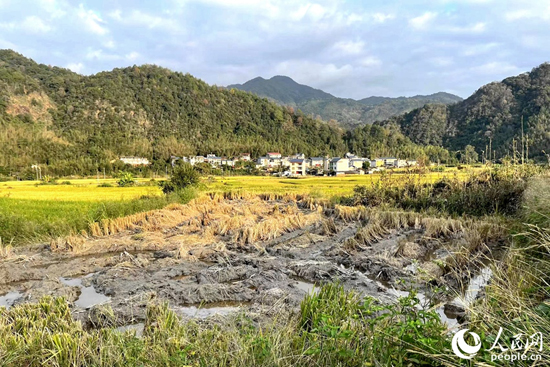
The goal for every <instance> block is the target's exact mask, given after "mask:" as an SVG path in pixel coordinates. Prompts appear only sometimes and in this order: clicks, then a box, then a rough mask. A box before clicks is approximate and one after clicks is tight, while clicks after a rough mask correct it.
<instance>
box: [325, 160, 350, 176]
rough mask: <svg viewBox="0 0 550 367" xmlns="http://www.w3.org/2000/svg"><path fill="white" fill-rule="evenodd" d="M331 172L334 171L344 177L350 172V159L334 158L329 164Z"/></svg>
mask: <svg viewBox="0 0 550 367" xmlns="http://www.w3.org/2000/svg"><path fill="white" fill-rule="evenodd" d="M329 170H331V171H333V172H334V173H335V174H336V175H343V174H345V173H346V172H348V171H349V159H348V158H340V157H336V158H332V159H331V160H330V163H329Z"/></svg>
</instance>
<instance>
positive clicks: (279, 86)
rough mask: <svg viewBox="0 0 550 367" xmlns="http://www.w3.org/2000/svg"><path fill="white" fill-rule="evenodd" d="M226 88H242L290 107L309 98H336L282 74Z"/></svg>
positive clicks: (309, 99)
mask: <svg viewBox="0 0 550 367" xmlns="http://www.w3.org/2000/svg"><path fill="white" fill-rule="evenodd" d="M227 88H228V89H232V88H235V89H240V90H244V91H245V92H250V93H254V94H256V95H257V96H260V97H266V98H267V99H269V100H272V101H273V102H277V103H279V104H282V105H285V106H292V107H296V106H298V105H299V104H301V103H303V102H307V101H311V100H328V99H333V98H336V97H334V96H333V95H332V94H328V93H325V92H323V91H322V90H319V89H314V88H311V87H308V86H307V85H303V84H298V83H296V82H295V81H294V80H292V79H291V78H289V77H288V76H282V75H276V76H274V77H273V78H271V79H269V80H266V79H264V78H262V77H257V78H254V79H251V80H249V81H247V82H246V83H244V84H233V85H229V86H228V87H227Z"/></svg>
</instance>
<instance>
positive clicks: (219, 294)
mask: <svg viewBox="0 0 550 367" xmlns="http://www.w3.org/2000/svg"><path fill="white" fill-rule="evenodd" d="M201 205H202V206H201ZM304 207H307V209H304ZM201 208H202V209H201ZM346 210H347V209H346ZM364 213H366V212H364ZM345 214H346V212H344V209H341V210H340V212H339V211H338V209H336V210H335V209H326V208H321V207H314V206H311V205H309V206H307V205H302V206H301V207H298V206H296V204H295V203H292V202H288V201H281V200H276V201H263V200H233V201H231V200H224V201H219V202H217V203H214V204H210V203H201V204H200V205H199V204H196V205H192V204H190V205H188V206H180V207H178V208H170V209H164V210H161V211H157V212H155V213H154V214H153V215H149V216H148V218H147V220H142V221H141V222H138V223H134V224H132V225H126V226H125V228H123V229H120V230H118V231H112V232H117V233H113V234H110V235H107V236H100V237H96V238H89V239H79V240H74V239H73V240H72V241H73V242H76V243H77V245H75V244H74V243H73V244H72V245H71V244H68V245H66V246H63V244H61V245H60V243H59V242H55V243H53V244H52V245H44V246H42V247H41V248H37V247H34V248H32V249H31V248H27V249H22V250H20V251H19V252H18V253H17V254H15V256H14V257H12V258H11V259H7V260H4V261H2V262H0V295H4V296H3V297H0V305H7V306H10V305H12V304H17V303H21V302H33V301H37V300H39V299H40V298H41V297H42V296H44V295H54V296H64V297H66V298H67V300H68V301H70V302H73V307H74V314H75V316H76V317H78V318H79V319H81V320H83V321H84V322H85V323H87V324H88V326H90V327H93V326H97V325H100V324H101V320H98V319H97V317H98V316H97V315H98V314H99V313H98V312H96V310H97V307H98V304H108V305H110V307H111V308H112V309H113V311H114V316H115V321H114V322H115V325H117V326H120V325H128V324H133V323H136V322H140V321H141V320H143V319H144V317H145V310H146V305H147V303H148V302H149V301H150V300H151V299H156V300H162V301H167V302H169V303H170V305H171V307H172V308H173V309H174V310H175V311H176V312H177V313H178V314H179V315H181V316H182V317H207V316H209V315H211V314H224V313H229V312H233V311H246V312H248V313H249V314H250V315H252V316H253V318H254V317H255V318H257V319H259V318H262V317H269V316H270V315H272V314H275V313H278V312H280V311H281V310H282V309H288V310H295V309H297V308H298V306H299V303H300V301H301V300H302V299H303V297H304V296H305V294H306V293H307V292H310V291H312V288H313V286H314V285H320V284H322V283H325V282H331V281H333V280H336V279H338V280H339V281H341V282H342V284H344V286H345V287H346V288H348V289H354V290H356V291H358V292H361V293H362V294H365V295H369V296H372V297H375V298H377V299H379V300H380V301H381V302H394V301H395V299H396V298H397V297H398V296H401V295H404V294H406V292H405V291H406V290H408V289H410V288H411V287H412V288H417V289H419V291H420V292H421V294H422V296H421V298H422V300H424V299H425V298H430V297H431V296H432V293H431V289H432V287H434V286H438V287H442V288H443V289H446V291H445V292H443V293H442V294H439V295H438V297H437V298H438V300H437V302H441V305H443V304H444V303H446V302H448V301H449V300H451V299H452V298H454V297H455V295H456V292H460V289H461V285H462V284H461V283H463V284H467V283H468V280H469V278H470V277H471V276H473V275H474V273H475V271H474V270H472V272H471V273H468V271H467V270H468V269H479V265H480V264H481V263H482V262H481V260H480V259H481V258H482V257H484V256H485V255H487V254H490V253H491V251H492V250H493V249H495V248H498V247H499V246H500V245H502V239H501V238H493V239H491V241H487V240H486V241H485V243H483V246H480V247H479V248H476V249H474V250H472V251H471V252H470V253H468V254H467V255H468V263H466V264H462V263H460V261H459V260H460V259H462V258H463V257H464V256H463V255H462V257H459V256H458V255H457V254H463V252H464V251H465V250H464V248H465V247H468V243H469V242H468V241H472V239H471V238H470V237H471V233H470V232H471V231H472V230H471V229H470V228H469V227H468V228H467V226H466V225H462V224H460V223H459V224H457V223H456V221H454V222H449V221H450V220H449V221H448V222H443V221H441V220H439V221H438V220H432V219H429V220H426V219H423V218H421V217H419V216H418V215H416V217H414V218H412V217H411V216H410V215H409V216H407V218H408V219H405V220H403V219H402V218H401V217H399V215H397V216H396V215H393V214H392V215H391V217H390V216H386V217H388V218H390V219H391V220H393V221H395V219H392V218H394V217H396V218H397V217H399V218H401V219H399V220H400V222H398V224H396V225H388V223H389V222H388V219H383V220H382V219H380V218H378V219H377V221H376V220H375V218H374V217H373V216H372V213H371V216H367V217H365V218H358V219H353V218H352V219H350V218H346V215H345ZM352 214H353V213H352ZM367 214H368V213H367ZM353 215H355V214H353ZM353 215H352V216H353ZM348 216H349V215H348ZM363 216H364V215H363ZM401 216H402V215H401ZM273 217H277V218H278V221H279V222H280V223H286V224H285V225H281V227H277V226H276V224H273V223H271V222H270V221H271V220H272V218H273ZM358 217H360V215H358ZM159 218H160V219H159ZM162 218H165V220H164V221H163V220H162ZM411 218H412V219H411ZM418 218H420V219H418ZM413 220H414V221H413ZM229 221H231V223H233V224H231V225H225V224H226V223H229ZM407 221H408V222H410V223H409V224H406V223H407ZM151 223H154V224H155V225H154V228H152V226H151ZM266 223H267V224H266ZM404 223H405V224H404ZM434 223H435V224H434ZM449 223H450V224H449ZM435 226H437V229H438V230H434V228H435ZM440 227H441V228H443V229H440ZM262 231H263V232H262ZM438 231H439V232H438ZM469 236H470V237H469ZM69 242H70V241H69ZM459 266H462V269H463V270H466V271H465V272H461V273H460V274H462V275H461V276H457V274H458V272H457V271H456V269H458V267H459ZM453 269H455V270H453ZM437 302H436V303H437ZM437 310H438V312H439V313H440V314H441V315H442V317H445V315H444V313H443V307H442V306H441V307H439V308H437ZM449 310H450V308H449ZM447 316H450V318H453V316H452V315H451V313H449V312H447ZM453 322H454V321H449V323H453Z"/></svg>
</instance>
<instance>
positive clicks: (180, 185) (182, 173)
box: [160, 163, 200, 194]
mask: <svg viewBox="0 0 550 367" xmlns="http://www.w3.org/2000/svg"><path fill="white" fill-rule="evenodd" d="M199 181H200V175H199V173H198V172H197V171H196V170H195V168H193V166H192V165H190V164H189V163H183V164H181V165H178V166H176V168H175V169H174V173H173V174H172V177H171V178H170V181H163V182H161V184H160V185H161V187H162V192H164V193H165V194H168V193H171V192H174V191H179V190H183V189H185V188H187V187H190V186H194V185H196V184H198V183H199Z"/></svg>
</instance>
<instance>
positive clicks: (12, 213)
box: [0, 169, 471, 243]
mask: <svg viewBox="0 0 550 367" xmlns="http://www.w3.org/2000/svg"><path fill="white" fill-rule="evenodd" d="M469 172H471V170H470V171H466V170H462V171H457V170H456V169H455V170H447V171H446V172H444V173H441V172H437V173H435V172H431V173H426V174H422V175H418V174H405V173H391V174H390V173H386V174H384V175H380V174H374V175H353V176H343V177H304V178H284V177H274V176H233V177H229V176H225V177H208V178H204V179H203V184H202V185H201V191H206V192H230V191H232V192H235V191H242V192H250V193H275V194H285V193H289V194H310V195H312V196H315V197H325V198H330V197H333V196H347V195H351V194H352V193H353V188H354V187H355V186H357V185H372V184H376V183H378V182H381V183H382V184H392V183H397V184H399V183H403V182H406V181H407V180H413V181H416V182H422V183H424V182H434V181H436V180H438V179H441V178H443V177H444V176H450V177H466V176H467V175H468V174H469ZM67 181H69V182H70V184H66V183H67ZM148 181H149V179H138V182H139V183H140V184H141V185H137V186H133V187H118V186H117V184H116V180H115V179H99V180H98V179H69V180H63V179H61V180H59V183H58V184H56V185H42V184H40V183H39V182H37V181H8V182H0V240H1V241H2V242H4V243H9V242H13V243H29V242H36V241H37V240H46V239H48V238H51V237H55V236H61V235H65V234H70V233H77V232H80V231H83V230H89V228H90V225H91V224H93V223H96V222H98V221H101V220H102V219H107V218H118V217H122V216H126V215H130V214H134V213H139V212H143V211H147V210H151V209H157V208H161V207H163V206H165V205H167V204H169V203H171V202H174V201H177V200H180V199H178V198H176V197H166V196H164V195H163V194H162V192H161V190H160V188H159V187H158V186H157V185H156V184H155V183H153V182H151V183H149V182H148ZM103 184H109V185H112V186H111V187H101V185H103Z"/></svg>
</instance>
